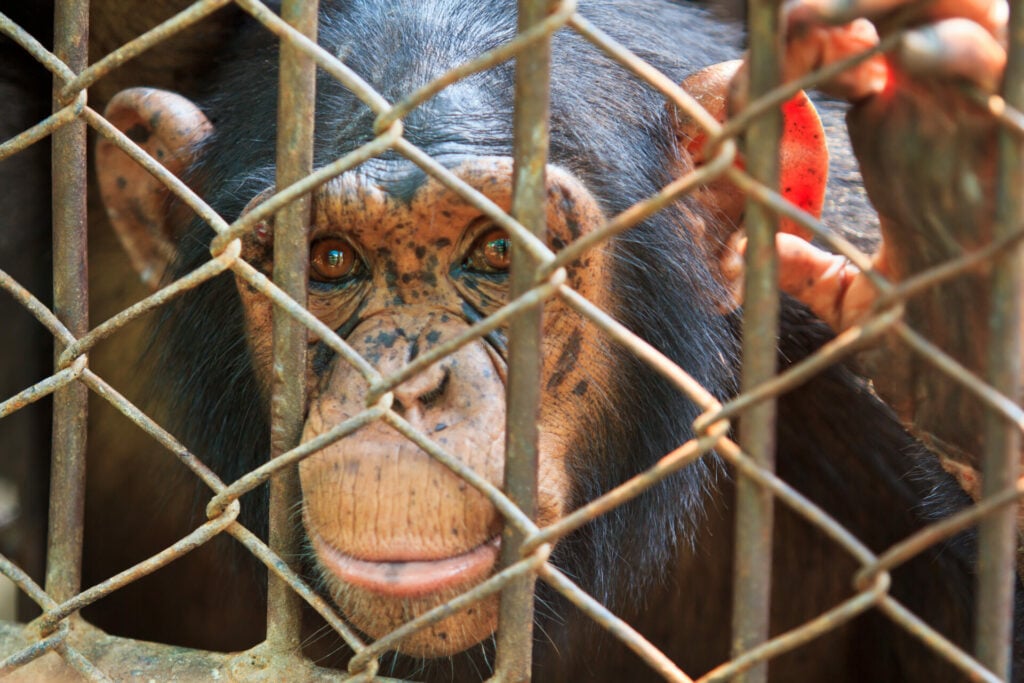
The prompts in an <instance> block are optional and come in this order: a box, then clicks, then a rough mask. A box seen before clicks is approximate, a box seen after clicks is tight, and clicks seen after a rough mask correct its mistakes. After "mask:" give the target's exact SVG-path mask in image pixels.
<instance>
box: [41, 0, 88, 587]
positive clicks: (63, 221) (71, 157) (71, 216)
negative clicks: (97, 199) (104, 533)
mask: <svg viewBox="0 0 1024 683" xmlns="http://www.w3.org/2000/svg"><path fill="white" fill-rule="evenodd" d="M54 27H55V28H54V34H55V35H54V52H55V54H56V56H57V57H58V58H59V59H60V60H62V61H63V62H64V63H66V64H67V65H68V66H69V67H70V68H71V70H72V71H74V72H76V73H77V72H80V71H81V70H82V69H84V68H85V66H86V64H87V62H88V50H87V46H88V42H89V3H88V2H87V1H86V0H59V1H58V2H57V4H56V8H55V13H54ZM61 86H62V82H61V81H60V80H59V79H55V81H54V92H55V93H56V92H57V91H58V90H59V89H60V87H61ZM66 104H67V103H66V102H61V101H59V100H56V98H55V102H54V110H55V111H57V110H59V109H61V108H63V107H64V106H65V105H66ZM85 133H86V126H85V122H83V121H75V122H74V123H70V124H68V125H66V126H64V127H63V128H61V129H60V130H58V131H56V132H55V133H54V135H53V162H52V170H53V269H54V270H53V273H54V275H53V309H54V312H55V313H56V315H57V317H58V318H59V319H60V320H61V321H62V322H63V323H64V325H65V326H66V327H67V328H68V330H70V331H71V333H72V334H73V335H75V336H82V335H84V334H85V333H86V332H87V331H88V329H89V305H88V291H89V288H88V263H87V259H86V254H87V253H88V252H87V247H86V199H85V196H86V158H85V157H86V139H85ZM63 346H64V345H63V344H61V343H60V342H59V341H58V342H57V343H56V348H55V350H54V357H55V358H59V356H60V353H61V351H62V350H63ZM88 397H89V391H88V389H86V387H85V386H84V385H82V384H80V383H78V382H74V383H72V384H70V385H68V386H65V387H62V388H61V389H58V390H57V391H56V392H55V393H54V398H53V454H52V466H51V480H50V481H51V483H50V520H49V531H48V536H49V540H48V545H47V552H46V591H47V593H49V594H50V595H51V596H52V597H53V598H54V599H55V600H57V601H63V600H67V599H69V598H71V597H72V596H74V594H75V593H77V592H78V589H79V587H80V584H81V572H82V517H83V515H84V511H85V508H84V506H85V497H84V495H85V490H84V489H85V440H86V416H87V401H88Z"/></svg>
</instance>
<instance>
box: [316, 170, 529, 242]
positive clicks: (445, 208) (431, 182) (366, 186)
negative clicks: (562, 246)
mask: <svg viewBox="0 0 1024 683" xmlns="http://www.w3.org/2000/svg"><path fill="white" fill-rule="evenodd" d="M445 166H447V167H448V168H449V170H450V171H451V172H452V173H453V175H455V177H457V178H458V179H459V180H460V181H461V183H462V184H464V185H465V186H467V187H468V188H469V190H470V191H472V192H473V193H479V194H480V195H483V196H484V197H486V198H487V200H489V201H490V202H493V203H494V204H495V205H497V207H498V208H499V209H500V210H502V211H507V210H508V209H509V207H510V205H511V198H512V187H511V186H512V160H511V159H510V158H508V157H483V158H461V159H448V160H446V163H445ZM314 207H315V208H314V217H313V224H314V229H331V230H338V231H343V232H346V233H349V234H362V235H364V236H365V237H366V238H367V239H371V240H372V239H373V237H372V236H373V235H374V234H379V233H381V232H387V231H388V228H387V227H385V226H396V225H402V224H408V222H409V221H412V222H415V223H416V224H418V225H421V226H423V225H427V226H429V225H437V227H438V229H439V231H443V230H444V229H443V228H441V224H443V223H444V224H450V223H453V222H454V223H460V222H463V221H468V220H471V219H472V218H473V217H475V216H477V215H479V214H480V209H479V208H477V207H474V206H473V205H472V204H471V203H470V202H468V201H467V200H466V199H465V197H464V196H463V195H462V194H460V193H459V192H457V191H455V190H453V189H451V188H449V187H446V186H445V185H444V184H442V183H441V182H440V181H438V180H437V179H435V178H431V177H429V176H427V175H426V174H425V173H424V172H423V171H421V170H420V169H419V168H417V167H414V166H410V165H409V164H404V163H394V164H371V165H367V166H366V167H361V168H360V169H357V170H356V171H353V172H349V173H346V174H344V175H342V176H339V177H338V178H335V179H334V180H331V181H330V182H328V183H326V184H325V185H323V186H322V187H321V188H320V189H319V190H318V191H317V192H316V194H315V197H314Z"/></svg>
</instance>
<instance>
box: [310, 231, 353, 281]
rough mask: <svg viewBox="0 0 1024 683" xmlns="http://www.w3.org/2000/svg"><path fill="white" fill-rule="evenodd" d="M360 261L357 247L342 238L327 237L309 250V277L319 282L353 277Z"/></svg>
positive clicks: (314, 243) (315, 243)
mask: <svg viewBox="0 0 1024 683" xmlns="http://www.w3.org/2000/svg"><path fill="white" fill-rule="evenodd" d="M358 263H359V259H358V257H357V256H356V250H355V247H353V246H352V244H351V243H350V242H349V241H348V240H345V239H342V238H340V237H326V238H324V239H321V240H317V241H316V242H313V246H311V247H310V248H309V275H310V277H311V278H313V279H314V280H317V281H318V282H332V281H334V280H340V279H342V278H344V277H346V276H348V275H351V274H352V273H353V271H354V270H355V269H356V266H357V264H358Z"/></svg>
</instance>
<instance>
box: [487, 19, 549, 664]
mask: <svg viewBox="0 0 1024 683" xmlns="http://www.w3.org/2000/svg"><path fill="white" fill-rule="evenodd" d="M556 9H557V3H555V2H552V1H551V0H519V32H520V34H522V33H524V32H526V31H528V30H529V29H530V28H531V27H533V26H535V25H537V24H539V23H541V22H542V21H544V19H545V18H546V17H548V16H549V15H550V14H552V13H553V12H554V11H555V10H556ZM550 71H551V39H550V36H549V37H546V38H543V39H541V40H539V41H537V42H536V43H535V44H534V46H533V47H532V48H531V49H530V50H527V51H525V52H522V53H520V54H519V55H518V56H517V57H516V88H515V115H514V126H515V132H514V154H515V170H514V177H513V183H514V186H513V197H512V215H513V216H514V217H515V218H516V220H518V221H519V222H520V223H522V224H523V226H524V227H525V228H526V229H527V230H529V231H530V232H531V233H533V234H534V235H536V236H537V237H538V238H540V239H541V240H543V238H544V234H545V231H546V215H547V202H546V201H545V200H546V184H545V183H546V181H545V173H544V169H545V166H546V165H547V159H548V116H549V112H548V109H549V97H550V92H549V88H550V83H549V81H550ZM540 265H541V264H540V263H539V262H538V261H537V260H535V259H533V258H531V257H530V255H529V253H528V252H527V250H526V249H523V248H522V247H521V245H519V244H518V243H516V242H515V241H514V242H513V246H512V274H511V280H512V296H513V297H516V296H519V295H521V294H523V293H524V292H526V291H527V290H528V289H530V288H531V287H532V286H533V284H534V281H535V278H536V275H537V271H538V269H539V267H540ZM541 314H542V305H541V306H537V307H536V308H531V309H528V310H526V311H524V312H523V313H521V314H520V315H519V317H517V318H516V319H514V320H513V321H512V322H511V324H510V325H509V346H508V348H509V351H508V354H509V373H508V414H507V416H506V419H505V425H506V427H505V439H506V442H505V486H504V488H505V493H506V494H507V495H508V497H509V499H510V500H511V501H512V502H513V503H515V504H516V505H518V506H519V508H520V509H521V510H522V511H523V512H524V513H526V515H527V516H528V517H529V518H530V519H534V518H535V517H536V515H537V496H536V491H537V419H538V417H539V407H540V372H541V356H540V348H541ZM526 538H527V537H526V535H524V534H523V533H521V532H520V531H519V530H517V529H516V528H514V527H513V526H512V525H510V524H506V525H505V527H504V530H503V531H502V535H501V565H502V566H503V567H508V566H510V565H512V564H514V563H515V562H516V560H518V559H519V550H520V547H521V546H522V545H523V543H524V542H525V541H526ZM536 582H537V576H536V574H533V573H530V574H526V575H524V576H522V577H519V578H517V579H515V580H514V581H512V582H510V583H509V585H508V586H507V587H506V588H505V589H504V590H503V591H502V592H501V607H500V610H499V613H498V651H497V657H496V662H495V674H496V677H497V678H498V679H499V680H502V681H506V682H509V683H518V682H519V681H528V680H529V679H530V671H531V663H532V648H533V590H534V586H535V584H536Z"/></svg>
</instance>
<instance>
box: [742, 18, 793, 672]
mask: <svg viewBox="0 0 1024 683" xmlns="http://www.w3.org/2000/svg"><path fill="white" fill-rule="evenodd" d="M779 7H780V3H779V0H750V2H749V4H748V15H747V21H748V26H749V33H750V56H749V58H748V65H749V68H750V95H749V100H753V99H755V98H756V97H758V96H759V95H761V94H763V93H766V92H768V91H769V90H771V89H772V88H773V87H774V86H775V85H777V84H778V83H779V80H780V74H781V67H780V55H781V54H782V52H781V44H780V37H779V27H780V16H779ZM781 121H782V117H781V114H780V113H779V110H778V109H774V110H772V111H771V112H770V113H769V114H766V115H765V116H762V117H759V118H758V119H756V120H755V121H754V122H753V123H752V124H751V125H750V128H749V129H748V130H747V132H746V134H745V136H744V140H745V143H746V144H745V151H746V155H747V168H748V169H749V170H750V173H751V175H752V176H753V177H754V178H756V179H758V180H759V181H761V182H762V183H764V184H765V185H767V186H768V187H771V188H776V187H778V186H779V180H778V178H779V169H778V148H779V137H780V132H781V125H782V124H781ZM777 223H778V220H777V217H776V216H775V214H774V213H773V212H771V211H769V210H767V209H765V208H764V207H762V206H761V205H760V204H758V203H757V202H755V201H753V200H749V201H748V202H747V210H746V220H745V227H746V231H747V254H746V267H747V270H746V282H745V287H746V289H745V292H746V293H745V294H744V305H743V371H742V379H741V390H742V391H750V390H751V389H753V388H754V387H756V386H757V385H758V384H760V383H762V382H764V381H766V380H767V379H769V378H770V377H772V376H773V375H774V374H775V372H776V365H777V358H778V352H777V349H776V339H778V325H779V323H778V317H779V295H778V277H777V270H778V266H777V264H776V259H775V231H776V227H777ZM775 413H776V410H775V401H774V400H772V401H763V402H761V403H760V404H758V405H756V406H754V407H753V408H751V409H749V410H747V411H745V412H744V413H743V415H742V418H741V422H740V437H739V438H740V445H741V446H742V448H743V450H744V451H745V452H746V453H748V454H750V456H751V457H752V458H753V459H754V460H755V461H756V462H757V463H758V465H759V466H761V467H763V468H765V469H769V470H774V469H775ZM773 503H774V501H773V499H772V495H771V493H770V492H769V491H768V490H767V489H762V488H761V487H759V486H757V485H756V484H755V483H754V482H752V481H750V480H749V479H747V478H745V477H743V476H740V477H739V479H738V481H737V482H736V566H735V574H734V576H733V614H732V625H733V626H732V627H733V641H732V654H733V656H734V657H735V656H738V655H740V654H742V653H744V652H746V651H747V650H749V649H751V648H752V647H755V646H756V645H758V644H759V643H762V642H764V641H765V640H766V639H767V638H768V628H769V611H770V609H769V608H770V598H771V583H772V580H771V574H772V572H771V566H772V565H771V562H772V523H773V514H774V512H773ZM767 674H768V667H767V664H761V665H758V666H756V667H753V668H752V669H750V670H749V671H747V672H746V673H745V674H743V675H741V676H737V678H736V679H735V680H737V681H743V682H744V683H762V682H763V681H765V680H766V678H767Z"/></svg>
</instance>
